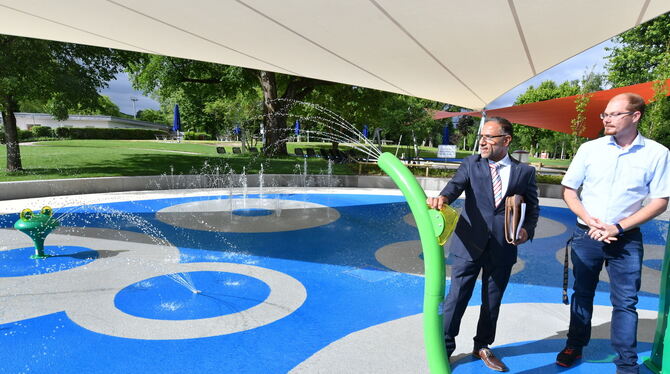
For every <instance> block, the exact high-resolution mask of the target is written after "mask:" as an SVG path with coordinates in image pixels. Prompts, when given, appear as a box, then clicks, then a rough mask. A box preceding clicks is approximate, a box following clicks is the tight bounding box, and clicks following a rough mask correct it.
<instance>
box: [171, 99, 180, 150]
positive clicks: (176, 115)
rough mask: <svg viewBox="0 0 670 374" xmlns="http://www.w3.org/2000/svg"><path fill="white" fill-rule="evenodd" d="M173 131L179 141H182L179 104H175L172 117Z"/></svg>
mask: <svg viewBox="0 0 670 374" xmlns="http://www.w3.org/2000/svg"><path fill="white" fill-rule="evenodd" d="M172 131H174V133H175V137H176V138H177V141H178V142H181V136H180V131H181V116H180V115H179V105H178V104H175V105H174V118H173V119H172Z"/></svg>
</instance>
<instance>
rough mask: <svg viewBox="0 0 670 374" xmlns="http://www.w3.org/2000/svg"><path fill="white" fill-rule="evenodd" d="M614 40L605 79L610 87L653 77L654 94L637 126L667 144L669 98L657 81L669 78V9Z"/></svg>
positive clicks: (669, 112)
mask: <svg viewBox="0 0 670 374" xmlns="http://www.w3.org/2000/svg"><path fill="white" fill-rule="evenodd" d="M614 42H615V43H616V45H615V46H614V47H613V48H611V49H610V55H609V56H608V57H607V59H608V62H607V65H606V67H607V69H608V71H609V74H608V77H607V78H608V80H609V81H610V82H611V83H612V85H613V86H614V87H622V86H628V85H632V84H638V83H644V82H648V81H656V83H655V84H654V90H655V93H656V94H655V95H654V98H653V99H652V100H651V103H650V105H649V107H648V110H647V113H646V115H645V116H644V117H643V118H642V122H641V123H640V126H639V129H640V131H641V132H642V133H643V134H644V135H645V136H648V137H650V138H652V139H655V140H657V141H659V142H660V143H661V144H664V145H665V146H666V147H667V146H670V121H668V118H670V98H668V97H667V96H666V94H667V92H665V91H666V90H665V88H664V86H663V85H662V84H660V83H661V82H662V81H665V80H667V79H669V78H670V13H666V14H663V15H661V16H658V17H656V18H654V19H652V20H650V21H648V22H645V23H643V24H641V25H639V26H637V27H634V28H632V29H630V30H628V31H626V32H624V33H622V34H621V35H619V36H617V37H615V38H614Z"/></svg>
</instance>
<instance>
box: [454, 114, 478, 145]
mask: <svg viewBox="0 0 670 374" xmlns="http://www.w3.org/2000/svg"><path fill="white" fill-rule="evenodd" d="M475 129H476V127H475V119H474V118H473V117H472V116H460V118H459V119H458V122H456V130H458V135H459V136H460V138H459V139H458V140H463V150H467V139H468V135H469V134H471V133H472V132H473V131H476V130H475Z"/></svg>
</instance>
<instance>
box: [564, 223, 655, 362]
mask: <svg viewBox="0 0 670 374" xmlns="http://www.w3.org/2000/svg"><path fill="white" fill-rule="evenodd" d="M587 233H588V230H585V229H583V228H580V227H577V228H576V229H575V232H574V234H573V237H572V252H571V253H572V265H573V274H574V276H575V284H574V287H573V289H574V291H575V292H574V293H573V294H572V303H571V304H572V305H571V306H570V329H569V330H568V341H567V345H568V346H570V347H573V348H581V347H583V346H585V345H587V344H588V343H589V339H590V338H591V315H592V314H593V297H594V296H595V290H596V286H597V285H598V275H599V274H600V270H601V269H602V266H603V264H605V268H606V269H607V273H608V274H609V278H610V300H611V302H612V307H613V310H612V327H611V341H612V347H614V350H615V351H616V352H617V353H618V354H619V357H618V358H617V359H616V360H614V363H615V364H616V365H617V373H638V372H639V367H638V364H637V350H636V348H637V311H636V309H635V305H636V304H637V300H638V298H637V292H638V291H639V290H640V278H641V274H642V255H643V252H644V250H643V247H642V233H641V232H640V230H639V229H636V230H632V231H628V232H625V233H624V234H623V235H621V236H619V237H618V240H617V241H613V242H612V243H611V244H607V243H604V242H599V241H596V240H593V239H591V238H590V237H589V236H588V235H587Z"/></svg>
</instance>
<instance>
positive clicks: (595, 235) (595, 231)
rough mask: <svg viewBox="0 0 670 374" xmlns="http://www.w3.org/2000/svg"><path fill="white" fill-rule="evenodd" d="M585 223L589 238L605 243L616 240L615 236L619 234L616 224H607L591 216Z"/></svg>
mask: <svg viewBox="0 0 670 374" xmlns="http://www.w3.org/2000/svg"><path fill="white" fill-rule="evenodd" d="M587 224H588V226H589V232H588V235H589V237H591V239H593V240H597V241H599V242H605V243H607V244H610V243H611V242H613V241H616V240H617V237H616V236H617V235H618V234H619V229H617V227H616V226H614V225H608V224H606V223H604V222H602V221H601V220H600V219H598V218H593V217H591V218H590V219H589V220H588V222H587Z"/></svg>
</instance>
